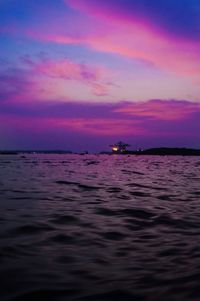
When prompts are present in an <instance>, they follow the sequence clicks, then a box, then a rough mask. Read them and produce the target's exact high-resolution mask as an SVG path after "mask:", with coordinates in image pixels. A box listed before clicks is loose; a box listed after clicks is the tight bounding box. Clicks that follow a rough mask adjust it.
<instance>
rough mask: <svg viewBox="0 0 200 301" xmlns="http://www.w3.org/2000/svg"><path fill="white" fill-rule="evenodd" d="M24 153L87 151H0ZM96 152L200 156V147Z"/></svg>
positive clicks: (13, 153)
mask: <svg viewBox="0 0 200 301" xmlns="http://www.w3.org/2000/svg"><path fill="white" fill-rule="evenodd" d="M19 154H20V155H23V154H24V155H25V154H57V155H59V154H61V155H62V154H79V155H85V154H88V152H82V153H74V152H71V151H63V150H28V151H27V150H16V151H10V150H4V151H0V155H19ZM90 154H93V153H90ZM96 154H100V155H101V154H108V155H115V154H116V155H140V156H141V155H151V156H155V155H156V156H200V149H193V148H179V147H175V148H171V147H159V148H149V149H145V150H137V151H136V150H130V151H123V152H107V151H102V152H99V153H96Z"/></svg>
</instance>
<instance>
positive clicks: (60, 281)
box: [0, 154, 200, 301]
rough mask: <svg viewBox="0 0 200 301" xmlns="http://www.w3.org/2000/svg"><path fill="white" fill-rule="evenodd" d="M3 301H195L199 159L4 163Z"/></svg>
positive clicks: (0, 164)
mask: <svg viewBox="0 0 200 301" xmlns="http://www.w3.org/2000/svg"><path fill="white" fill-rule="evenodd" d="M0 300H1V301H24V300H27V301H36V300H37V301H40V300H41V301H68V300H69V301H71V300H74V301H108V300H109V301H112V300H114V301H122V300H123V301H126V300H127V301H130V300H131V301H132V300H133V301H134V300H135V301H160V300H162V301H179V300H182V301H185V300H187V301H189V300H200V157H187V156H142V155H141V156H135V155H103V154H102V155H90V154H85V155H79V154H64V155H61V154H60V155H56V154H25V155H20V154H19V155H1V156H0Z"/></svg>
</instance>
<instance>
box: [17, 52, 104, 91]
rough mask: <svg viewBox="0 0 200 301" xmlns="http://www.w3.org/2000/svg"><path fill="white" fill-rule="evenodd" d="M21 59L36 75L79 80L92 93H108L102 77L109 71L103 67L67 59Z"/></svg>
mask: <svg viewBox="0 0 200 301" xmlns="http://www.w3.org/2000/svg"><path fill="white" fill-rule="evenodd" d="M22 61H23V63H25V64H26V65H28V66H29V67H30V68H31V70H32V72H34V73H36V74H38V75H41V74H42V75H45V76H47V77H50V78H58V79H63V80H75V81H79V82H81V83H83V84H85V85H88V86H89V87H90V88H91V91H92V94H93V95H96V96H105V95H108V85H107V83H106V82H105V81H104V77H105V76H107V73H110V71H109V70H107V69H105V68H103V67H94V66H90V65H86V64H81V63H76V62H73V61H71V60H69V59H60V60H51V59H43V60H40V61H37V62H34V61H33V60H31V58H26V57H25V58H22Z"/></svg>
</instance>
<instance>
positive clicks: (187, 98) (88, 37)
mask: <svg viewBox="0 0 200 301" xmlns="http://www.w3.org/2000/svg"><path fill="white" fill-rule="evenodd" d="M199 53H200V1H199V0H175V1H174V0H151V1H149V0H0V150H5V149H10V150H12V149H13V150H14V149H26V150H30V149H32V150H33V149H35V150H36V149H45V150H48V149H54V150H56V149H62V150H71V151H85V150H87V151H91V152H98V151H102V150H109V145H110V144H112V143H115V142H118V141H119V140H122V141H124V142H126V143H129V144H130V145H131V149H138V148H142V149H143V148H150V147H163V146H165V147H192V148H200V59H199Z"/></svg>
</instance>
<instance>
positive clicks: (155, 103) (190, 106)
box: [114, 100, 200, 121]
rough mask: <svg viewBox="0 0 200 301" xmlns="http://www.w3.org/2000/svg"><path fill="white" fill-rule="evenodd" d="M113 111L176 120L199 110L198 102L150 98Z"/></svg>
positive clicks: (185, 117)
mask: <svg viewBox="0 0 200 301" xmlns="http://www.w3.org/2000/svg"><path fill="white" fill-rule="evenodd" d="M114 112H118V113H124V114H127V115H129V116H135V117H143V118H150V119H155V120H163V121H178V120H184V119H187V118H188V117H190V116H191V115H192V114H195V113H196V112H200V103H192V102H187V101H177V100H168V101H164V100H150V101H147V102H140V103H132V104H130V103H129V104H125V105H122V107H120V108H117V109H115V110H114Z"/></svg>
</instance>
